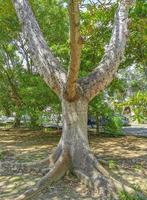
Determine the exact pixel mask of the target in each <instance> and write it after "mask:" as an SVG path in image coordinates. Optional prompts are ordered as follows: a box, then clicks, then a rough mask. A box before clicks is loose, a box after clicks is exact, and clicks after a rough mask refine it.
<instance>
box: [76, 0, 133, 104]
mask: <svg viewBox="0 0 147 200" xmlns="http://www.w3.org/2000/svg"><path fill="white" fill-rule="evenodd" d="M132 4H133V0H120V3H119V6H118V8H117V11H116V14H115V19H114V28H113V32H112V37H111V40H110V43H109V45H108V46H107V47H106V50H105V54H104V56H103V58H102V60H101V62H100V64H99V66H98V67H96V68H95V69H94V70H93V71H92V72H91V73H90V74H89V75H88V76H87V77H85V78H81V79H80V80H79V84H80V86H81V88H82V90H83V95H84V96H85V97H86V98H87V99H88V100H91V99H92V98H93V97H94V96H96V95H97V94H98V93H99V92H100V91H102V90H103V89H104V88H105V87H106V86H107V85H108V84H109V83H110V82H111V81H112V80H113V76H114V74H115V72H116V71H117V69H118V66H119V64H120V62H121V59H122V57H123V55H124V50H125V45H126V40H127V36H128V27H127V24H128V11H129V8H130V7H131V6H132Z"/></svg>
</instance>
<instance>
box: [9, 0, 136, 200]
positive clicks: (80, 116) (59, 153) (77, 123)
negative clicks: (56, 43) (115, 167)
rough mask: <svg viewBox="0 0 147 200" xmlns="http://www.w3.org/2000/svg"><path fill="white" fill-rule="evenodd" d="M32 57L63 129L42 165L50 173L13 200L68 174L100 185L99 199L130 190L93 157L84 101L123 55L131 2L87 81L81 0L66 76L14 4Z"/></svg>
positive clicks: (19, 0) (19, 2)
mask: <svg viewBox="0 0 147 200" xmlns="http://www.w3.org/2000/svg"><path fill="white" fill-rule="evenodd" d="M12 3H13V5H14V7H15V10H16V13H17V15H18V18H19V20H20V22H21V24H22V29H23V34H24V37H25V38H26V40H27V42H28V47H29V50H30V52H31V57H32V60H33V62H34V64H35V65H36V67H38V70H39V73H40V75H41V76H42V77H43V79H44V80H45V82H46V83H47V85H48V86H49V87H50V88H51V89H52V90H53V91H54V92H55V93H56V94H57V95H58V97H59V99H60V100H61V104H62V115H63V130H62V137H61V139H60V142H59V144H58V146H57V148H56V150H55V152H54V153H53V154H52V156H51V157H50V158H48V159H46V160H45V161H42V162H41V163H40V165H43V163H44V164H45V163H46V162H47V163H50V166H52V168H51V170H50V171H49V172H48V173H47V174H46V175H45V176H44V177H43V178H42V179H41V181H39V182H38V184H37V185H36V187H34V188H32V189H31V190H29V191H26V192H25V193H24V194H23V195H21V196H20V197H18V198H17V199H29V198H33V195H36V194H37V193H38V192H39V191H40V190H41V189H43V188H44V187H45V185H46V184H50V183H52V182H53V181H55V180H57V179H59V178H61V177H62V176H63V175H64V174H65V173H66V171H67V170H72V171H73V172H74V173H75V174H76V175H77V176H79V177H80V178H82V179H84V180H85V181H87V182H88V183H92V184H93V185H94V186H96V187H98V189H99V194H100V199H103V200H105V199H109V198H110V197H111V195H113V199H118V198H117V195H116V192H115V189H114V188H115V187H116V188H117V189H118V188H119V189H123V188H124V189H125V190H127V191H129V192H134V190H133V189H131V188H129V187H128V186H126V185H122V184H121V183H120V182H119V181H117V180H115V179H114V178H112V177H111V176H110V174H109V172H107V171H106V170H105V169H104V167H102V165H101V164H100V163H99V162H98V161H97V159H96V158H95V157H94V156H93V155H92V154H91V152H90V148H89V144H88V136H87V110H88V103H89V102H90V100H92V99H93V98H94V97H95V96H96V95H97V94H98V93H100V91H102V90H103V89H104V88H105V87H106V86H107V85H108V84H109V83H110V82H111V81H112V80H113V77H114V74H115V72H116V71H117V69H118V66H119V64H120V61H121V59H122V57H123V55H124V50H125V45H126V39H127V36H128V31H127V22H128V11H129V8H130V7H131V6H132V3H133V0H121V1H120V2H119V5H118V8H117V11H116V14H115V19H114V27H113V31H112V36H111V39H110V43H109V44H108V45H107V47H106V50H105V53H104V56H103V58H102V60H101V62H100V64H99V65H98V66H97V67H96V68H95V69H94V70H93V71H92V72H91V73H90V74H89V75H88V76H86V77H83V78H78V77H79V70H80V61H81V51H82V45H83V38H82V37H81V34H80V9H79V5H80V2H79V1H78V0H75V1H73V0H70V1H69V4H68V10H69V25H70V28H69V30H70V63H69V67H68V72H67V73H66V71H65V70H64V69H63V67H62V65H61V63H60V61H59V60H58V59H57V58H56V57H55V56H54V55H53V54H52V53H51V50H50V49H49V48H48V45H47V43H46V41H45V39H44V37H43V34H42V32H41V30H40V28H39V25H38V23H37V21H36V19H35V17H34V14H33V12H32V10H31V7H30V5H29V3H28V1H27V0H12Z"/></svg>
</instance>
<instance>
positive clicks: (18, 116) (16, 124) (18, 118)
mask: <svg viewBox="0 0 147 200" xmlns="http://www.w3.org/2000/svg"><path fill="white" fill-rule="evenodd" d="M19 127H20V115H19V114H17V113H16V117H15V121H14V124H13V128H19Z"/></svg>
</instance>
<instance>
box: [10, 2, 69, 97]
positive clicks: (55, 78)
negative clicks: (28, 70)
mask: <svg viewBox="0 0 147 200" xmlns="http://www.w3.org/2000/svg"><path fill="white" fill-rule="evenodd" d="M12 3H13V5H14V7H15V10H16V13H17V15H18V18H19V20H20V22H21V23H22V29H23V33H24V37H25V38H26V40H27V43H28V47H29V51H30V53H31V54H32V59H33V62H34V64H35V65H36V66H37V67H38V70H39V74H40V75H41V76H43V78H44V80H45V82H46V83H47V84H48V85H49V86H50V87H51V89H52V90H53V91H55V92H56V93H57V94H58V95H61V90H62V88H63V85H64V84H65V82H66V73H65V72H64V70H63V69H62V68H61V65H60V63H59V61H58V60H57V59H56V58H55V57H54V56H53V54H52V53H51V51H50V49H49V48H48V47H47V44H46V42H45V40H44V38H43V35H42V33H41V30H40V28H39V25H38V23H37V21H36V19H35V17H34V14H33V12H32V10H31V8H30V5H29V3H28V0H12Z"/></svg>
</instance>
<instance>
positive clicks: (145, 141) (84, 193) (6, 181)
mask: <svg viewBox="0 0 147 200" xmlns="http://www.w3.org/2000/svg"><path fill="white" fill-rule="evenodd" d="M59 138H60V132H59V131H52V132H50V133H44V132H42V131H30V130H27V129H11V130H0V161H17V162H33V161H36V160H41V159H42V158H45V157H46V156H47V155H48V154H51V152H52V149H53V148H54V147H56V145H57V143H58V141H59ZM90 146H91V149H92V151H93V153H94V154H95V155H96V156H97V157H98V158H100V159H103V160H105V161H107V163H108V165H107V168H109V170H110V171H111V172H112V173H113V174H114V175H115V176H117V177H118V179H120V180H123V181H127V182H129V183H130V184H131V185H132V186H133V187H135V188H137V189H139V190H141V191H143V192H144V193H146V194H147V138H143V137H135V136H124V137H119V138H110V137H97V136H96V135H93V134H92V135H91V136H90ZM39 178H40V177H39V175H38V176H36V175H33V174H32V175H30V174H25V175H24V174H18V175H17V176H16V175H14V176H0V200H13V199H14V198H15V197H16V196H18V195H19V194H21V193H22V192H24V191H25V190H26V188H28V187H30V186H31V185H34V184H35V182H36V181H37V180H38V179H39ZM48 199H50V200H63V199H70V200H74V199H77V200H80V199H84V200H92V199H97V197H96V193H95V191H92V190H90V189H89V188H87V187H86V186H85V185H84V184H83V183H81V182H79V180H78V179H77V178H76V177H73V175H70V174H68V175H66V177H65V178H64V180H61V181H59V182H58V183H55V184H53V185H52V186H50V187H49V188H48V191H47V192H45V193H44V195H41V196H38V198H37V200H48Z"/></svg>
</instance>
